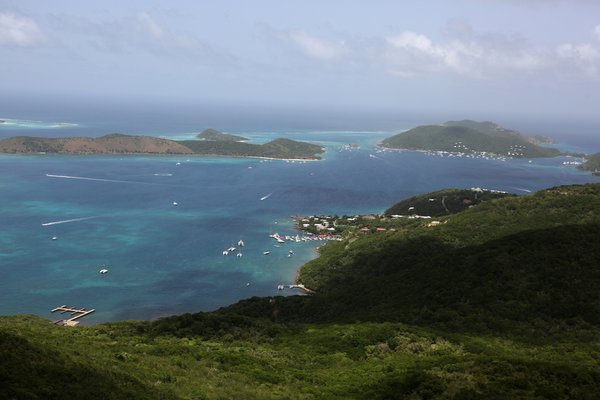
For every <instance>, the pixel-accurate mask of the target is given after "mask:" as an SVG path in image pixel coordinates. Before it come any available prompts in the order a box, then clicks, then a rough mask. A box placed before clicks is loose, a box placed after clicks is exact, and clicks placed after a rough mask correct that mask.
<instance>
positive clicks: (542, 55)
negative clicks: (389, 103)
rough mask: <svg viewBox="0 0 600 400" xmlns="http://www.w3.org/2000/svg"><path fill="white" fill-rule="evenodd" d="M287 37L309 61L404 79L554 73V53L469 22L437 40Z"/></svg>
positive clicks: (405, 35)
mask: <svg viewBox="0 0 600 400" xmlns="http://www.w3.org/2000/svg"><path fill="white" fill-rule="evenodd" d="M285 38H286V39H287V40H288V41H290V42H291V43H292V44H293V46H294V47H296V48H299V49H300V50H301V52H302V54H303V55H304V56H305V57H308V58H311V59H315V60H318V61H323V62H327V63H328V64H332V63H335V65H336V67H337V68H339V69H352V70H354V71H356V72H360V70H362V71H366V70H371V71H385V72H386V73H390V74H393V75H396V76H400V77H403V78H412V77H417V76H423V75H432V74H453V75H460V76H468V77H476V78H490V77H497V76H499V75H503V74H504V75H507V74H531V73H533V72H536V71H539V70H542V69H544V68H548V67H549V65H550V64H551V62H552V60H551V55H552V53H553V52H552V50H549V51H548V50H543V49H539V48H535V47H533V46H531V45H530V44H529V43H528V41H527V40H526V39H525V38H523V37H521V36H518V35H512V36H509V35H501V34H493V33H485V34H481V33H477V32H475V31H474V30H473V29H472V28H471V27H470V26H469V25H468V24H467V23H466V22H464V21H457V20H452V21H450V24H449V26H448V29H446V31H445V32H444V34H443V35H442V36H441V37H440V38H439V39H437V40H434V39H433V38H432V37H430V36H428V35H427V34H424V33H422V32H415V31H408V30H407V31H402V32H400V33H398V34H395V35H389V36H387V37H372V38H356V37H347V38H346V39H345V40H338V41H332V40H326V39H323V38H320V37H317V36H314V35H310V34H308V33H306V32H304V31H294V32H287V33H286V35H285Z"/></svg>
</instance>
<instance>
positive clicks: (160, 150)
mask: <svg viewBox="0 0 600 400" xmlns="http://www.w3.org/2000/svg"><path fill="white" fill-rule="evenodd" d="M209 133H210V132H209ZM218 133H219V134H220V132H218ZM220 135H222V136H216V137H218V139H215V138H214V137H215V136H211V137H213V139H210V140H169V139H162V138H157V137H152V136H131V135H123V134H118V133H113V134H110V135H105V136H101V137H97V138H91V137H71V138H43V137H30V136H15V137H11V138H8V139H3V140H0V153H25V154H32V153H33V154H39V153H44V154H45V153H59V154H199V155H220V156H233V157H270V158H282V159H288V158H299V159H319V158H320V156H319V154H321V153H323V152H324V151H325V149H324V148H323V147H321V146H318V145H316V144H312V143H306V142H298V141H295V140H290V139H275V140H272V141H270V142H268V143H265V144H262V145H259V144H250V143H245V142H243V141H238V140H237V139H235V140H233V139H231V137H230V136H229V135H227V134H220ZM209 136H210V135H209ZM237 138H241V137H239V136H238V137H237ZM241 139H244V138H241Z"/></svg>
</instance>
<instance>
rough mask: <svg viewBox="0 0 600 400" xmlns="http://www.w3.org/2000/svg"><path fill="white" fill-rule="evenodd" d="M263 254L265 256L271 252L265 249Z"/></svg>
mask: <svg viewBox="0 0 600 400" xmlns="http://www.w3.org/2000/svg"><path fill="white" fill-rule="evenodd" d="M263 254H264V255H265V256H267V255H269V254H271V252H270V251H269V250H267V251H263Z"/></svg>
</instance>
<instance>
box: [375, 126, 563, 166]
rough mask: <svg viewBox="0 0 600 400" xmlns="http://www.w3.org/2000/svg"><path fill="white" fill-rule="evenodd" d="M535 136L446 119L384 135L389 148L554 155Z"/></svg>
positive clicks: (517, 154) (553, 151)
mask: <svg viewBox="0 0 600 400" xmlns="http://www.w3.org/2000/svg"><path fill="white" fill-rule="evenodd" d="M536 143H540V138H539V137H531V138H530V137H527V136H524V135H523V134H521V133H520V132H518V131H515V130H512V129H506V128H503V127H501V126H499V125H497V124H495V123H493V122H478V121H471V120H463V121H448V122H445V123H443V124H440V125H422V126H418V127H416V128H413V129H410V130H408V131H406V132H402V133H400V134H397V135H395V136H392V137H389V138H387V139H384V140H383V141H382V142H381V146H383V147H385V148H389V149H405V150H420V151H444V152H450V153H462V154H474V153H480V154H481V153H487V154H494V155H498V156H503V157H514V158H523V157H527V158H533V157H555V156H558V155H560V154H561V152H560V151H559V150H557V149H554V148H550V147H542V146H539V145H538V144H536Z"/></svg>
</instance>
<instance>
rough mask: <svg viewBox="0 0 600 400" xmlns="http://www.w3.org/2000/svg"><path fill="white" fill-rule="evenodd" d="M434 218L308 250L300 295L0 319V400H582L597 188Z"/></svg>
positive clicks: (513, 199)
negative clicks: (117, 316) (122, 316)
mask: <svg viewBox="0 0 600 400" xmlns="http://www.w3.org/2000/svg"><path fill="white" fill-rule="evenodd" d="M427 196H431V194H429V195H427ZM439 219H440V220H441V221H443V222H444V223H443V224H440V225H438V226H435V227H430V226H428V225H427V221H415V222H413V223H411V224H410V225H406V226H404V227H402V228H401V229H398V230H397V231H396V232H385V233H381V234H373V235H370V234H369V235H361V234H358V233H357V234H356V235H349V236H348V237H346V238H345V240H344V241H342V242H332V243H330V244H327V245H326V246H323V247H322V248H321V250H320V252H321V256H320V257H319V258H318V259H316V260H314V261H312V262H310V263H309V264H307V265H306V266H304V267H303V268H302V270H301V273H300V276H299V280H300V281H302V282H303V283H305V284H306V285H307V286H308V287H311V288H313V289H315V290H316V293H315V294H313V295H311V296H291V297H272V298H252V299H248V300H245V301H242V302H239V303H237V304H235V305H232V306H230V307H227V308H224V309H221V310H218V311H216V312H213V313H198V314H185V315H181V316H174V317H169V318H163V319H160V320H157V321H152V322H124V323H117V324H103V325H99V326H95V327H79V328H74V329H67V328H59V327H56V326H53V325H51V324H49V323H48V322H46V321H44V320H43V319H40V318H37V317H28V316H15V317H3V318H0V382H1V383H2V384H0V398H18V399H21V398H77V397H79V398H113V399H121V398H123V399H124V398H150V399H152V398H163V399H170V398H186V399H205V398H206V399H208V398H210V399H213V398H215V399H226V398H249V399H269V398H293V399H311V398H320V399H321V398H322V399H335V398H339V399H348V398H356V399H364V398H371V399H379V398H381V399H394V398H398V399H402V398H410V399H475V398H485V399H515V398H519V399H573V398H575V399H595V398H597V395H598V382H600V363H599V362H598V360H599V359H600V341H599V339H598V338H599V337H600V292H598V290H597V288H598V286H599V285H600V268H599V267H598V266H599V265H600V246H597V238H598V236H599V235H600V184H590V185H582V186H570V187H558V188H553V189H549V190H545V191H542V192H539V193H536V194H535V195H530V196H522V197H517V196H508V197H504V198H499V199H490V200H489V201H485V202H481V203H480V204H477V205H475V206H473V207H471V208H468V209H467V210H464V211H461V212H458V213H455V214H451V215H446V216H442V217H439Z"/></svg>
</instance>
